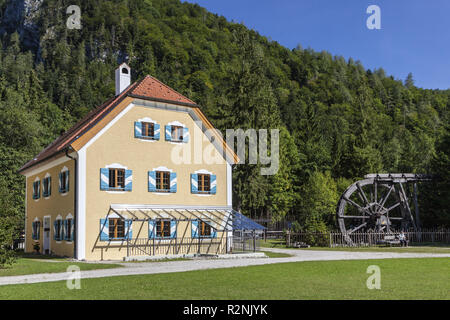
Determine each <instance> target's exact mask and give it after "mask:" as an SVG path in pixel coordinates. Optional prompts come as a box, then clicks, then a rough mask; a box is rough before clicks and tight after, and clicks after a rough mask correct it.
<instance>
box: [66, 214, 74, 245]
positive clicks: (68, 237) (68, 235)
mask: <svg viewBox="0 0 450 320" xmlns="http://www.w3.org/2000/svg"><path fill="white" fill-rule="evenodd" d="M72 228H73V219H66V221H65V232H64V236H65V240H66V241H72V240H73V237H72Z"/></svg>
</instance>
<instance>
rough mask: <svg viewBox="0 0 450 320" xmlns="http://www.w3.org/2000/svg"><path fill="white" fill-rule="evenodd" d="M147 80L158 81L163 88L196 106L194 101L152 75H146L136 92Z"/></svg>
mask: <svg viewBox="0 0 450 320" xmlns="http://www.w3.org/2000/svg"><path fill="white" fill-rule="evenodd" d="M145 79H152V80H154V81H156V82H157V83H158V84H159V85H161V86H162V87H164V88H165V89H167V90H168V91H169V92H170V91H172V92H174V93H176V94H178V95H179V96H180V98H182V99H186V100H187V101H189V102H188V103H191V104H196V103H195V102H194V101H192V100H191V99H189V98H188V97H186V96H185V95H183V94H181V93H180V92H178V91H177V90H175V89H173V88H172V87H170V86H168V85H167V84H165V83H164V82H162V81H161V80H159V79H158V78H155V77H154V76H151V75H149V74H148V75H146V76H145V77H144V78H143V79H142V81H141V83H140V84H139V85H138V86H136V90H137V89H138V87H140V86H141V84H144V81H145ZM133 91H135V90H133ZM133 93H134V92H132V94H133ZM149 97H150V96H149ZM182 99H178V100H180V101H181V100H182ZM167 100H171V99H167ZM174 102H176V101H174Z"/></svg>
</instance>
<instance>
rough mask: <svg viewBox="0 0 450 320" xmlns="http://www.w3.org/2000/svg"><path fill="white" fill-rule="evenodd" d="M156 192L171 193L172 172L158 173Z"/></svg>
mask: <svg viewBox="0 0 450 320" xmlns="http://www.w3.org/2000/svg"><path fill="white" fill-rule="evenodd" d="M156 190H158V191H167V192H169V191H170V172H167V171H156Z"/></svg>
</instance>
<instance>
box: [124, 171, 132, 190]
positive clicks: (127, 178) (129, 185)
mask: <svg viewBox="0 0 450 320" xmlns="http://www.w3.org/2000/svg"><path fill="white" fill-rule="evenodd" d="M132 187H133V170H125V191H131V189H132Z"/></svg>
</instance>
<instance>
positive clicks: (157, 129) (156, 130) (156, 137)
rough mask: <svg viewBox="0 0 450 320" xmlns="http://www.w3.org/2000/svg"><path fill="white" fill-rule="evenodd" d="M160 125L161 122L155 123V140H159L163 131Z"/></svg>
mask: <svg viewBox="0 0 450 320" xmlns="http://www.w3.org/2000/svg"><path fill="white" fill-rule="evenodd" d="M160 127H161V126H160V125H159V124H157V123H155V136H154V137H153V138H154V139H155V140H159V137H160V131H161V129H160Z"/></svg>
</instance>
